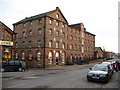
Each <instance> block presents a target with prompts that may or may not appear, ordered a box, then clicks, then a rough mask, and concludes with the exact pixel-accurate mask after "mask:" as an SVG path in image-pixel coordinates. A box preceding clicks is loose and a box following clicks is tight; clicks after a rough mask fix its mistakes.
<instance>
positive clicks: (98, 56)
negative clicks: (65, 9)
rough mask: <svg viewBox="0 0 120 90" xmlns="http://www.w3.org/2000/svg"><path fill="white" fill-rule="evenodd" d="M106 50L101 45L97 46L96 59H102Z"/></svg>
mask: <svg viewBox="0 0 120 90" xmlns="http://www.w3.org/2000/svg"><path fill="white" fill-rule="evenodd" d="M103 54H104V51H103V50H102V48H101V47H95V58H96V59H101V58H103Z"/></svg>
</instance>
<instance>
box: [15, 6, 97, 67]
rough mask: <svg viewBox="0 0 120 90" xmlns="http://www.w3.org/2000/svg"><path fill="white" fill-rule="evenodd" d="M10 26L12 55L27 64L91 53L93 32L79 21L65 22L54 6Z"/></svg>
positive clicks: (51, 63) (47, 63)
mask: <svg viewBox="0 0 120 90" xmlns="http://www.w3.org/2000/svg"><path fill="white" fill-rule="evenodd" d="M13 25H14V32H15V33H16V38H15V44H14V45H15V46H14V51H15V53H14V55H15V56H14V57H15V58H16V59H21V60H25V61H26V62H27V63H28V64H29V65H30V66H31V67H45V66H54V65H64V64H66V63H67V62H68V61H70V60H74V61H76V60H80V58H83V57H89V58H90V57H91V58H92V57H93V55H94V47H95V35H94V34H91V33H89V32H87V31H86V30H85V28H84V25H83V23H78V24H74V25H69V24H68V22H67V20H66V19H65V17H64V15H63V14H62V12H61V11H60V9H59V8H58V7H57V8H56V9H55V10H52V11H50V12H46V13H43V14H40V15H36V16H31V17H26V18H25V19H23V20H21V21H19V22H17V23H14V24H13Z"/></svg>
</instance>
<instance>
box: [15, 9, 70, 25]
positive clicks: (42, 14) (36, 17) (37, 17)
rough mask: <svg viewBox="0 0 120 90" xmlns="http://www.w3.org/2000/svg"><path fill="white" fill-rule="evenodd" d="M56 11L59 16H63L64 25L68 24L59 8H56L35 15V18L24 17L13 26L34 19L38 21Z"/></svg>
mask: <svg viewBox="0 0 120 90" xmlns="http://www.w3.org/2000/svg"><path fill="white" fill-rule="evenodd" d="M56 10H58V11H59V12H60V13H61V15H62V16H63V18H64V20H65V21H66V23H68V22H67V20H66V19H65V17H64V15H63V14H62V12H61V10H60V9H59V7H56V9H55V10H52V11H49V12H45V13H41V14H38V15H35V16H31V17H26V18H25V19H22V20H20V21H18V22H16V23H14V24H13V25H15V24H20V23H24V22H27V21H31V20H34V19H39V18H41V17H44V16H47V15H48V14H51V13H53V12H54V11H56Z"/></svg>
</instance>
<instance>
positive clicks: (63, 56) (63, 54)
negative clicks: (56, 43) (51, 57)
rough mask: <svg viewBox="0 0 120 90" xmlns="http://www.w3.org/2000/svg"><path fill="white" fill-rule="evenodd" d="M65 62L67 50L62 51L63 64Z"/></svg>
mask: <svg viewBox="0 0 120 90" xmlns="http://www.w3.org/2000/svg"><path fill="white" fill-rule="evenodd" d="M64 63H65V52H63V53H62V64H64Z"/></svg>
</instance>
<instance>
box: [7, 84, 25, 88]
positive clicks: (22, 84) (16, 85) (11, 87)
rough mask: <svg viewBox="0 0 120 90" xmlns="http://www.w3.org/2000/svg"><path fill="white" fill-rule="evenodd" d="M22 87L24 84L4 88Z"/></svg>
mask: <svg viewBox="0 0 120 90" xmlns="http://www.w3.org/2000/svg"><path fill="white" fill-rule="evenodd" d="M22 85H25V84H18V85H13V86H9V87H6V88H13V87H17V86H22Z"/></svg>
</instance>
